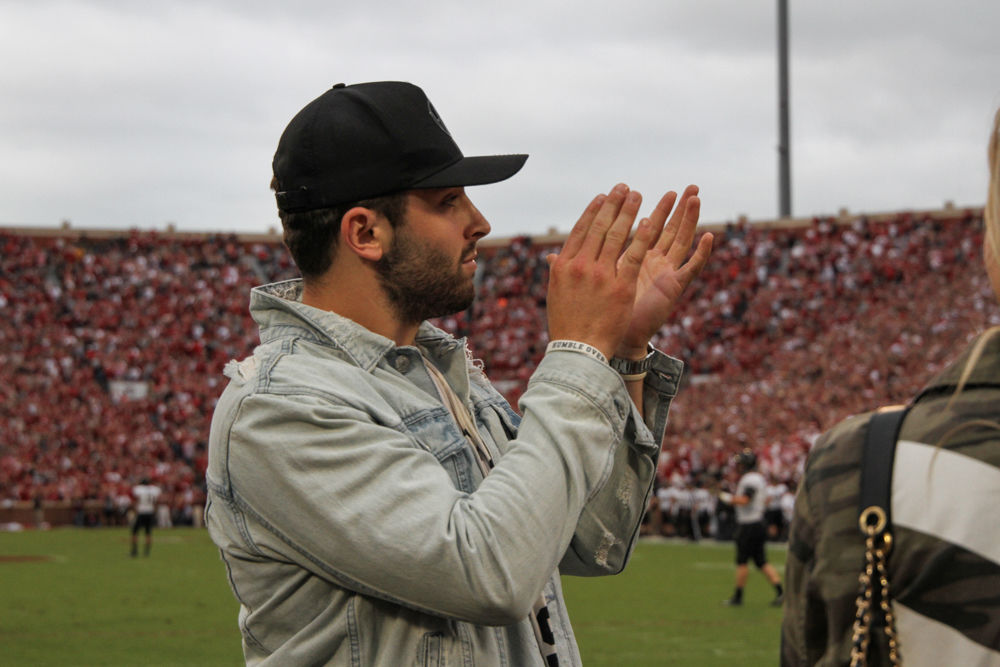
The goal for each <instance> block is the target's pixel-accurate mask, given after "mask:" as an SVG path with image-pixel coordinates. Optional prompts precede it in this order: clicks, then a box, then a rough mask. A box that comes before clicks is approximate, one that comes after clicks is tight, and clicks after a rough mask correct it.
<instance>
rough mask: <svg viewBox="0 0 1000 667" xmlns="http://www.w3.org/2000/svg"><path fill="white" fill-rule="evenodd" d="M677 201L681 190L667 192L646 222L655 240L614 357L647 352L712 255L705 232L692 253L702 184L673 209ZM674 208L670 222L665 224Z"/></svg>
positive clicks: (686, 193)
mask: <svg viewBox="0 0 1000 667" xmlns="http://www.w3.org/2000/svg"><path fill="white" fill-rule="evenodd" d="M676 201H677V193H676V192H673V191H671V192H668V193H667V194H665V195H664V196H663V198H662V199H660V202H659V203H658V204H657V205H656V208H655V209H653V213H652V214H651V215H650V217H649V218H648V219H646V220H643V221H642V222H645V223H648V225H649V227H650V233H651V234H652V235H654V236H655V241H654V242H653V243H652V247H649V249H648V250H647V251H646V253H645V255H644V258H643V261H642V265H641V267H640V269H639V275H638V280H637V285H636V297H635V305H634V308H633V310H632V316H631V318H630V319H629V320H628V328H627V330H626V331H625V335H624V336H623V337H622V339H621V341H620V343H619V346H618V347H617V348H616V349H615V356H618V357H623V358H627V359H640V358H642V357H644V356H645V355H646V344H647V343H648V342H649V340H650V338H652V337H653V335H654V334H655V333H656V332H657V331H659V330H660V328H661V327H662V326H663V325H664V324H665V323H666V321H667V317H668V316H669V315H670V313H671V312H673V310H674V308H675V307H676V306H677V303H678V302H679V301H680V298H681V296H682V295H683V294H684V291H685V290H686V289H687V287H688V285H690V284H691V281H692V280H694V279H695V278H696V277H697V276H698V274H699V273H701V270H702V269H703V268H704V267H705V263H706V262H707V261H708V257H709V255H711V253H712V235H711V234H708V233H706V234H703V235H702V237H701V239H700V240H699V241H698V245H697V247H696V248H695V251H694V253H693V254H691V256H690V258H689V257H688V255H689V253H690V252H691V245H692V243H693V241H694V237H695V232H696V227H697V225H698V216H699V214H700V212H701V200H700V199H699V198H698V186H696V185H689V186H687V188H685V189H684V194H683V195H681V199H680V202H679V203H678V204H677V208H676V209H674V203H675V202H676ZM672 209H674V210H673V215H671V216H670V222H669V223H667V225H666V227H664V226H663V225H664V222H665V221H666V219H667V216H668V215H670V212H671V210H672ZM641 224H642V223H640V225H641ZM640 228H641V227H640ZM622 260H623V261H624V260H625V258H624V257H623V258H622ZM630 261H631V260H630Z"/></svg>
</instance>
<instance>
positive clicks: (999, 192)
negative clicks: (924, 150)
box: [935, 109, 1000, 455]
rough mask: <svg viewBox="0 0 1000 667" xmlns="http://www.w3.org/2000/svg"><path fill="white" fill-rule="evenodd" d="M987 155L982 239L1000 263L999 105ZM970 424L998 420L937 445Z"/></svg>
mask: <svg viewBox="0 0 1000 667" xmlns="http://www.w3.org/2000/svg"><path fill="white" fill-rule="evenodd" d="M986 157H987V160H988V162H989V167H990V184H989V190H988V191H987V194H986V207H985V208H984V209H983V225H984V231H983V236H984V238H983V243H984V245H985V246H986V252H989V253H990V254H991V255H992V256H993V260H994V261H995V262H996V263H997V264H998V265H1000V109H997V112H996V114H995V115H994V116H993V132H992V133H990V141H989V144H987V147H986ZM997 336H1000V326H996V327H992V328H990V329H987V330H986V331H985V332H984V333H983V334H982V335H981V336H980V337H979V340H978V341H976V344H975V346H974V347H973V348H972V352H971V353H970V354H969V359H968V361H967V362H966V363H965V367H964V368H963V369H962V375H961V376H960V377H959V379H958V385H957V386H956V387H955V392H954V393H953V394H952V395H951V400H949V401H948V408H951V407H952V406H953V405H954V404H955V400H956V399H957V398H958V395H959V394H960V393H961V392H962V389H964V388H965V385H966V383H967V382H968V381H969V377H970V376H971V375H972V370H973V369H974V368H975V367H976V364H977V363H978V362H979V359H980V357H982V356H983V350H985V349H986V345H987V344H988V343H989V342H990V341H991V340H993V339H994V338H996V337H997ZM970 426H987V427H990V428H995V429H998V430H1000V423H998V422H995V421H992V420H984V419H977V420H973V421H971V422H966V423H964V424H959V425H958V426H956V427H955V428H952V429H951V430H949V431H948V432H947V433H945V434H944V435H943V436H942V437H941V439H940V440H939V441H938V443H937V444H938V447H940V446H941V445H942V444H943V443H945V442H947V441H948V440H949V439H951V437H952V436H953V435H955V433H957V432H958V431H961V430H962V429H964V428H967V427H970ZM935 455H936V453H935Z"/></svg>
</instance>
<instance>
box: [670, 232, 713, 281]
mask: <svg viewBox="0 0 1000 667" xmlns="http://www.w3.org/2000/svg"><path fill="white" fill-rule="evenodd" d="M714 242H715V238H714V237H713V236H712V234H711V233H709V232H706V233H704V234H702V235H701V238H700V239H698V245H697V247H696V248H695V250H694V254H692V255H691V258H690V259H689V260H688V261H687V262H686V263H685V264H684V266H682V267H681V268H680V269H679V270H678V272H677V274H678V279H679V280H680V283H681V285H683V286H684V287H685V288H686V287H687V286H688V285H689V284H690V283H691V281H692V280H694V279H695V278H697V277H698V275H699V274H700V273H701V270H702V269H704V268H705V264H707V263H708V258H709V257H710V256H711V255H712V244H713V243H714Z"/></svg>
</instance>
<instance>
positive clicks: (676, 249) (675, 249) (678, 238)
mask: <svg viewBox="0 0 1000 667" xmlns="http://www.w3.org/2000/svg"><path fill="white" fill-rule="evenodd" d="M700 215H701V199H699V198H698V197H691V198H689V199H688V201H687V206H685V207H684V211H683V215H682V217H681V222H680V225H678V226H677V228H676V230H675V236H674V239H673V242H672V243H671V245H670V247H669V250H667V259H669V260H671V261H672V262H673V264H674V266H680V264H681V262H683V261H684V258H685V257H687V255H688V253H689V252H690V251H691V244H692V243H693V242H694V237H695V234H696V233H697V231H698V217H699V216H700Z"/></svg>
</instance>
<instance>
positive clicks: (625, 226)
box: [601, 190, 642, 263]
mask: <svg viewBox="0 0 1000 667" xmlns="http://www.w3.org/2000/svg"><path fill="white" fill-rule="evenodd" d="M640 206H642V195H641V194H639V193H638V192H636V191H635V190H633V191H631V192H629V193H628V194H627V195H625V201H624V202H622V207H621V209H620V210H619V211H618V215H617V216H615V220H614V222H613V223H612V225H611V227H610V228H609V229H608V232H607V234H605V235H604V246H603V247H602V248H601V257H602V259H604V260H606V261H610V262H612V263H616V262H617V261H618V258H619V257H620V256H621V254H622V249H623V248H624V247H625V244H626V243H627V242H628V237H629V234H630V233H631V231H632V225H633V224H634V223H635V218H636V216H637V215H639V207H640Z"/></svg>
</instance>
